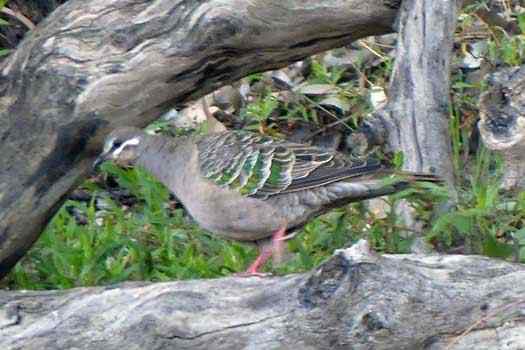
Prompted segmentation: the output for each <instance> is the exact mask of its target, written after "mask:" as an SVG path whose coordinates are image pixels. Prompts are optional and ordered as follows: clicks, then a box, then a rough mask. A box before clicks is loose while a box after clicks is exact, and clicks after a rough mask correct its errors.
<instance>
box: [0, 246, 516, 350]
mask: <svg viewBox="0 0 525 350" xmlns="http://www.w3.org/2000/svg"><path fill="white" fill-rule="evenodd" d="M524 292H525V266H523V265H517V264H510V263H506V262H503V261H500V260H491V259H488V258H483V257H477V256H437V255H436V256H416V255H385V256H378V255H376V254H374V253H373V252H370V251H369V249H368V245H367V244H366V242H364V241H361V242H360V243H358V244H357V245H354V246H353V247H352V248H350V249H347V250H343V251H339V252H338V253H337V254H336V255H335V256H334V257H333V258H332V259H331V260H329V261H328V262H326V263H325V264H323V265H322V266H321V267H320V268H319V269H317V270H316V271H313V272H311V273H308V274H301V275H292V276H286V277H271V278H270V277H269V278H224V279H217V280H202V281H180V282H172V283H156V284H148V283H126V284H123V285H118V286H108V287H95V288H79V289H73V290H69V291H52V292H49V291H47V292H8V291H0V347H1V348H2V349H4V350H15V349H24V350H30V349H38V350H44V349H53V350H56V349H71V348H82V349H102V348H103V349H123V348H129V349H166V348H174V349H277V348H278V349H303V348H304V349H434V350H435V349H473V348H476V349H479V348H481V347H483V348H484V349H501V348H505V349H516V350H517V349H522V348H523V344H524V343H525V297H524ZM481 344H483V345H481Z"/></svg>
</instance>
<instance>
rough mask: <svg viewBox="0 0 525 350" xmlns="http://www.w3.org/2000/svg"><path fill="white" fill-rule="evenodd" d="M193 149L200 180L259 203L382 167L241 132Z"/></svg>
mask: <svg viewBox="0 0 525 350" xmlns="http://www.w3.org/2000/svg"><path fill="white" fill-rule="evenodd" d="M197 146H198V150H199V165H200V170H201V173H202V175H203V176H204V177H206V178H208V179H210V180H212V181H214V182H215V183H216V184H217V185H219V186H223V187H229V188H231V189H234V190H237V191H238V192H240V193H241V194H243V195H246V196H253V197H258V198H263V199H265V198H268V197H269V196H272V195H276V194H280V193H287V192H293V191H299V190H303V189H308V188H314V187H319V186H322V185H325V184H328V183H331V182H335V181H338V180H341V179H345V178H349V177H356V176H361V175H365V174H370V173H373V172H376V171H379V170H380V169H381V165H380V163H379V162H378V161H376V160H371V159H358V158H354V159H347V158H346V157H344V156H342V155H341V154H339V153H337V152H333V151H330V150H326V149H323V148H319V147H312V146H308V145H303V144H296V143H289V142H286V141H280V140H276V139H273V138H271V137H268V136H262V135H257V134H253V133H250V132H244V131H227V132H223V133H218V134H211V135H208V136H206V137H204V138H202V139H200V140H199V141H198V142H197Z"/></svg>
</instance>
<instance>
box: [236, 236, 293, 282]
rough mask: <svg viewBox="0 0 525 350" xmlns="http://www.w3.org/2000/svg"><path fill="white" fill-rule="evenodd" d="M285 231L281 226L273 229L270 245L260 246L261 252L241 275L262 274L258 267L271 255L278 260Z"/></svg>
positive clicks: (282, 248)
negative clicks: (275, 229)
mask: <svg viewBox="0 0 525 350" xmlns="http://www.w3.org/2000/svg"><path fill="white" fill-rule="evenodd" d="M285 233H286V228H285V227H282V228H280V229H279V230H277V231H275V232H274V233H273V235H272V242H271V245H264V246H263V247H262V248H261V253H260V254H259V256H258V257H257V259H255V261H254V262H253V263H252V264H251V265H250V266H249V267H248V269H247V270H246V272H244V273H243V274H242V276H264V275H265V274H264V273H261V272H259V269H260V268H261V267H263V266H264V264H266V262H267V261H268V259H269V258H270V257H271V256H272V255H273V257H274V260H276V261H279V260H280V258H281V257H282V254H283V250H284V240H283V237H284V235H285Z"/></svg>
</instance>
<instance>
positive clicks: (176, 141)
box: [94, 127, 439, 276]
mask: <svg viewBox="0 0 525 350" xmlns="http://www.w3.org/2000/svg"><path fill="white" fill-rule="evenodd" d="M108 160H110V161H113V162H114V163H115V164H117V165H118V166H122V167H129V166H140V167H143V168H144V169H146V170H147V171H149V172H150V173H151V174H152V175H154V176H155V177H156V178H157V179H158V180H159V181H160V182H162V183H163V184H164V185H166V186H167V188H168V189H169V190H170V191H171V192H173V194H174V195H175V196H176V198H177V199H178V200H179V201H180V202H181V204H182V205H183V206H184V207H185V209H186V210H187V211H188V213H189V214H190V216H191V217H192V218H193V219H194V220H195V221H196V222H197V223H198V224H199V225H200V226H201V227H202V228H204V229H205V230H207V231H209V232H211V233H214V234H217V235H219V236H221V237H223V238H226V239H230V240H236V241H241V242H247V243H248V242H251V243H256V244H257V245H258V246H259V256H258V257H257V259H256V260H255V261H254V262H253V263H252V264H251V265H250V266H249V267H248V269H247V270H246V272H245V273H244V275H246V276H253V275H255V276H259V275H263V274H262V273H260V272H259V270H260V269H261V267H262V266H264V265H265V263H266V262H267V260H268V259H269V258H270V257H272V256H273V257H274V258H275V257H277V258H278V257H280V255H281V254H282V251H283V249H284V248H283V245H284V243H283V242H284V241H286V240H287V239H290V238H292V237H293V236H294V235H295V234H296V232H297V231H298V229H300V228H301V227H303V226H304V225H305V224H306V223H307V222H308V221H309V220H310V219H312V218H314V217H316V216H318V215H321V214H323V213H326V212H327V211H329V210H330V209H333V208H336V207H340V206H344V205H346V204H348V203H351V202H355V201H360V200H365V199H369V198H374V197H379V196H383V195H388V194H392V193H395V192H398V191H401V190H403V189H406V188H407V187H408V186H410V185H411V184H412V183H414V182H417V181H431V182H436V181H439V179H438V178H437V177H436V176H434V175H432V174H419V173H407V172H400V171H395V170H392V169H387V168H385V167H384V166H383V165H382V163H381V162H380V161H378V160H377V159H374V158H373V157H369V156H363V157H356V156H353V157H348V156H346V155H344V154H342V153H340V152H337V151H334V150H329V149H324V148H320V147H315V146H311V145H306V144H300V143H291V142H287V141H285V140H279V139H276V138H272V137H270V136H266V135H261V134H256V133H252V132H248V131H243V130H230V131H223V132H218V133H212V134H207V135H188V136H180V137H168V136H162V135H150V134H147V133H145V132H144V131H143V130H140V129H137V128H132V127H120V128H117V129H115V130H113V131H112V132H111V133H110V134H109V135H108V136H107V138H106V141H105V144H104V149H103V151H102V153H101V154H100V156H99V157H98V158H97V160H96V161H95V163H94V165H95V167H96V166H97V165H99V164H100V163H102V162H104V161H108Z"/></svg>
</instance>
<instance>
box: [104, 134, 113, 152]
mask: <svg viewBox="0 0 525 350" xmlns="http://www.w3.org/2000/svg"><path fill="white" fill-rule="evenodd" d="M113 142H115V138H114V137H113V138H112V139H110V140H108V141H107V142H106V144H105V145H104V150H103V151H102V153H108V152H109V151H110V150H111V147H113Z"/></svg>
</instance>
